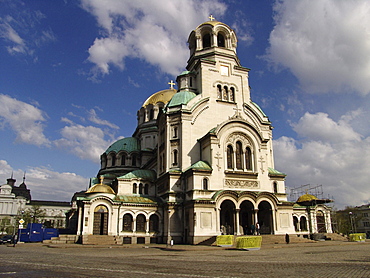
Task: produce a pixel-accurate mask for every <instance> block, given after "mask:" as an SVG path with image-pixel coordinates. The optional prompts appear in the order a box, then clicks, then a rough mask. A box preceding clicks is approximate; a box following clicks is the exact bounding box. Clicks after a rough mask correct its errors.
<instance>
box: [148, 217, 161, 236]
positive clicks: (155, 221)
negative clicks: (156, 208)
mask: <svg viewBox="0 0 370 278" xmlns="http://www.w3.org/2000/svg"><path fill="white" fill-rule="evenodd" d="M149 232H159V217H158V215H156V214H152V215H151V216H150V217H149Z"/></svg>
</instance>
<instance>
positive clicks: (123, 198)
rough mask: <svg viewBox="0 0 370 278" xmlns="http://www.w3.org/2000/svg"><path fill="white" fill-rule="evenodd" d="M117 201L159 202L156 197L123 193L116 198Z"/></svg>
mask: <svg viewBox="0 0 370 278" xmlns="http://www.w3.org/2000/svg"><path fill="white" fill-rule="evenodd" d="M114 200H115V201H119V202H122V203H136V204H156V203H157V202H156V201H155V200H154V199H151V198H148V197H141V196H132V195H129V196H127V195H121V196H116V197H115V198H114Z"/></svg>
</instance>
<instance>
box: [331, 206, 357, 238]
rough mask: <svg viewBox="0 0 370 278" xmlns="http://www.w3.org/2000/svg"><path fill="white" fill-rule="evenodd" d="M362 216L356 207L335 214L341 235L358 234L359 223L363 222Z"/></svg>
mask: <svg viewBox="0 0 370 278" xmlns="http://www.w3.org/2000/svg"><path fill="white" fill-rule="evenodd" d="M361 218H362V214H361V212H360V210H359V209H358V208H356V207H350V206H348V207H346V208H345V209H343V210H338V211H336V212H335V221H336V223H337V229H338V231H337V232H339V233H342V234H346V235H348V234H350V233H354V232H356V229H357V223H358V222H359V221H360V220H361Z"/></svg>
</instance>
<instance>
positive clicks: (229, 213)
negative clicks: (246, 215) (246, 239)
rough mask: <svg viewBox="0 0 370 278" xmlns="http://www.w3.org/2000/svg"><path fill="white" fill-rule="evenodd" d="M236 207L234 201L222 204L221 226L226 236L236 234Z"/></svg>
mask: <svg viewBox="0 0 370 278" xmlns="http://www.w3.org/2000/svg"><path fill="white" fill-rule="evenodd" d="M234 219H235V205H234V203H233V202H232V201H230V200H226V201H223V202H222V204H221V212H220V226H221V231H222V233H223V234H224V235H233V234H234V232H235V224H234V223H235V221H234Z"/></svg>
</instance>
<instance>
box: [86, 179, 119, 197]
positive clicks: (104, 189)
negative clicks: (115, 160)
mask: <svg viewBox="0 0 370 278" xmlns="http://www.w3.org/2000/svg"><path fill="white" fill-rule="evenodd" d="M103 179H104V177H103V176H100V183H98V184H95V185H94V186H92V187H90V188H89V189H88V190H87V191H86V193H110V194H116V193H115V192H114V190H113V189H112V187H110V186H109V185H106V184H104V183H103Z"/></svg>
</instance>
